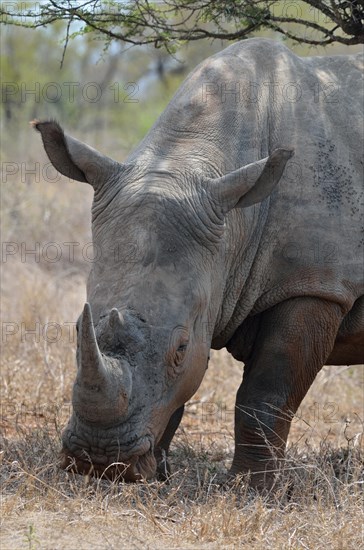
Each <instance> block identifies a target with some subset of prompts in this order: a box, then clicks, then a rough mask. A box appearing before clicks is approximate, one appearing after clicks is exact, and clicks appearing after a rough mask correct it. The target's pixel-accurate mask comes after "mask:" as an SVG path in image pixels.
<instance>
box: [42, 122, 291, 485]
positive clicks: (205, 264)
mask: <svg viewBox="0 0 364 550" xmlns="http://www.w3.org/2000/svg"><path fill="white" fill-rule="evenodd" d="M34 125H35V127H36V129H37V130H38V131H40V132H41V135H42V139H43V143H44V146H45V149H46V152H47V154H48V156H49V158H50V160H51V162H52V163H53V165H54V166H55V168H57V169H58V170H59V171H60V172H61V173H63V174H64V175H66V176H68V177H70V178H72V179H76V180H79V181H84V182H87V183H90V184H91V185H92V186H93V188H94V190H95V196H94V204H93V209H92V215H93V221H92V230H93V242H94V246H95V254H96V259H95V261H94V263H93V266H92V270H91V273H90V277H89V280H88V289H87V293H88V303H87V304H86V305H85V307H84V310H83V313H82V315H81V316H80V318H79V321H78V346H77V366H78V369H77V376H76V381H75V384H74V389H73V398H72V402H73V414H72V417H71V419H70V421H69V424H68V426H67V428H66V429H65V431H64V433H63V457H64V459H63V464H64V466H70V465H73V466H74V467H75V468H76V469H77V471H78V472H81V473H86V472H90V471H93V472H97V473H100V474H105V475H108V476H110V477H111V476H114V475H116V474H121V475H122V477H123V478H124V479H126V480H131V481H135V480H137V479H141V478H146V479H148V478H150V477H152V476H153V475H154V474H155V471H156V460H155V449H156V448H157V447H158V444H159V442H160V440H161V438H162V436H163V434H164V432H165V430H166V428H167V426H168V423H169V421H170V418H171V416H172V415H173V413H174V412H175V411H176V410H178V409H179V408H180V407H181V406H182V405H183V404H184V403H185V402H186V401H187V400H188V399H189V398H190V397H191V396H192V395H193V394H194V393H195V391H196V390H197V388H198V387H199V385H200V383H201V380H202V378H203V375H204V373H205V370H206V367H207V362H208V357H209V349H210V344H211V339H212V336H213V327H214V326H215V323H216V318H217V316H218V314H219V307H220V303H221V297H222V295H223V288H222V285H221V278H220V279H219V277H217V276H216V265H217V264H216V262H217V261H218V258H219V249H220V246H221V242H222V239H223V233H224V224H225V215H226V213H227V212H229V211H230V210H231V209H232V208H234V207H244V206H250V205H252V204H254V203H256V202H259V201H261V200H262V199H264V198H265V197H266V196H268V195H269V193H270V192H271V190H272V189H273V187H274V186H275V185H276V183H277V182H278V181H279V179H280V176H281V174H282V172H283V170H284V167H285V164H286V162H287V160H288V158H289V157H290V156H291V152H290V151H288V150H284V149H280V150H276V151H275V152H274V153H273V154H272V155H271V156H270V157H269V158H265V159H263V160H261V161H258V162H256V163H253V164H252V165H248V166H245V167H243V168H241V169H239V170H236V171H235V172H232V173H230V174H229V175H228V176H226V177H221V178H220V177H219V178H216V179H205V180H204V179H203V178H202V176H201V175H197V174H194V173H191V172H189V171H188V170H187V168H186V170H185V171H179V170H177V169H176V171H175V172H174V173H171V170H170V169H166V167H165V164H164V161H163V158H162V160H160V161H158V160H157V161H156V160H155V157H153V160H151V161H150V162H146V161H145V160H144V162H143V163H140V164H138V162H132V163H130V164H126V165H121V164H119V163H117V162H115V161H113V160H111V159H109V158H107V157H104V156H103V155H101V154H100V153H98V152H97V151H95V150H93V149H91V148H89V147H87V146H86V145H84V144H82V143H81V142H79V141H77V140H75V139H73V138H71V137H69V136H65V135H64V133H63V131H62V129H61V128H60V127H59V126H58V124H57V123H55V122H35V123H34ZM146 158H148V157H146ZM273 168H274V170H273Z"/></svg>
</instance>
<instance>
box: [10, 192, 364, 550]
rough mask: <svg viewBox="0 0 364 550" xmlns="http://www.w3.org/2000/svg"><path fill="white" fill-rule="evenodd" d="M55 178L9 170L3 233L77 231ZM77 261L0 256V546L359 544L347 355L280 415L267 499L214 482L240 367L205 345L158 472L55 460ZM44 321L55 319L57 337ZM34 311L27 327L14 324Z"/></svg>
mask: <svg viewBox="0 0 364 550" xmlns="http://www.w3.org/2000/svg"><path fill="white" fill-rule="evenodd" d="M25 185H26V189H25V188H24V186H25ZM60 185H61V184H55V185H52V184H45V183H39V184H37V185H36V186H35V185H30V184H29V185H28V184H19V183H16V182H15V183H14V186H13V188H12V193H11V194H8V195H7V196H6V200H5V204H4V215H3V240H4V241H12V242H17V243H21V242H26V243H27V246H28V248H32V246H33V247H34V242H40V243H41V246H43V245H44V244H45V243H47V242H51V241H56V242H58V243H60V244H62V243H64V242H69V241H79V242H80V243H83V244H84V243H87V242H89V240H90V235H89V227H88V224H89V207H90V200H91V193H90V192H89V190H88V189H87V188H86V186H83V185H81V184H80V185H79V186H74V185H71V184H69V183H68V184H67V183H64V184H63V185H64V186H65V187H63V192H62V194H60V191H59V186H60ZM71 187H72V189H71ZM85 195H86V197H85ZM40 203H41V204H40ZM70 205H72V208H70ZM45 212H46V213H47V214H46V219H45ZM88 267H89V266H88V264H87V262H85V261H83V260H82V257H80V256H77V261H75V262H73V263H70V262H69V261H67V258H66V257H63V258H62V259H61V260H60V261H59V262H57V263H53V264H52V263H49V262H46V261H45V260H44V258H40V261H39V263H37V262H35V261H34V258H33V257H31V256H29V257H28V258H27V261H26V262H25V263H24V262H22V261H21V258H20V255H13V256H11V257H9V258H8V261H7V262H6V264H4V270H3V302H2V305H3V313H2V320H3V323H6V324H7V325H6V326H7V327H9V326H13V327H16V326H17V327H18V328H19V330H18V332H16V334H14V335H8V336H7V337H6V338H4V334H3V341H2V343H3V346H2V347H3V352H2V371H1V375H2V389H1V391H2V395H1V399H2V419H1V425H2V432H3V436H2V451H1V459H2V461H1V483H2V516H1V522H2V525H1V527H2V529H1V548H2V549H4V550H8V549H14V548H19V549H20V548H28V549H36V548H41V549H54V548H67V549H68V548H69V549H72V548H75V547H77V548H80V549H83V548H85V549H90V548H115V549H121V548H128V549H129V548H204V549H215V548H216V549H217V548H251V549H261V548H265V547H269V548H273V549H275V548H277V549H281V548H285V549H286V548H291V549H295V550H296V549H301V548H302V549H306V548H310V549H313V548H314V549H320V548H325V549H326V548H332V549H339V548H340V549H346V550H347V549H354V548H355V549H358V548H360V547H362V546H363V544H364V541H363V521H364V519H363V508H362V505H363V471H362V469H363V456H364V454H363V448H362V446H361V444H362V435H363V371H362V369H361V368H360V367H355V368H350V369H347V368H338V367H325V369H323V371H322V372H321V373H320V375H319V377H318V379H317V380H316V382H315V384H314V385H313V386H312V388H311V390H310V392H309V394H308V395H307V397H306V399H305V401H304V402H303V404H302V407H301V409H300V413H299V414H298V417H297V419H295V421H294V423H293V426H292V431H291V435H290V443H289V450H288V454H287V462H286V464H287V468H289V471H288V472H287V473H286V476H285V478H284V480H283V482H282V485H281V486H280V487H279V488H278V489H277V491H276V493H275V494H274V495H271V496H270V497H269V498H266V499H264V498H262V497H259V496H256V495H252V494H250V493H249V492H248V491H247V489H246V484H245V483H244V480H240V483H237V484H236V485H235V486H232V487H231V486H230V487H228V488H227V487H221V485H220V483H219V482H220V480H221V478H222V476H223V474H224V472H225V471H226V467H227V466H228V464H229V462H230V461H231V458H232V451H233V406H234V399H235V392H236V390H237V387H238V385H239V381H240V379H241V374H242V367H241V365H240V364H238V363H236V362H235V361H233V360H232V358H231V357H230V356H228V354H227V353H225V352H224V351H222V352H215V353H213V355H212V361H211V367H210V368H209V371H208V372H207V375H206V377H205V380H204V382H203V384H202V386H201V388H200V389H199V391H198V392H197V394H196V395H195V396H194V398H193V399H192V401H191V402H190V403H189V404H188V406H187V411H186V415H185V418H184V421H183V424H182V427H181V429H180V430H179V431H178V434H177V437H176V440H175V443H174V445H173V449H172V457H171V462H172V466H173V472H174V473H173V475H172V478H171V480H170V483H169V484H163V483H157V482H154V483H148V484H139V485H127V484H117V483H110V482H107V481H100V480H95V479H88V478H86V477H79V476H77V475H74V474H68V473H66V472H64V471H61V470H59V469H58V467H57V459H58V457H57V455H58V450H59V447H60V431H61V429H62V427H63V426H64V424H65V422H66V420H67V418H68V416H69V408H70V395H71V387H72V382H73V378H74V370H75V366H74V364H75V360H74V343H70V342H69V339H70V338H69V334H70V333H69V330H68V327H69V325H67V324H66V323H67V322H74V321H75V320H76V318H77V315H78V314H79V312H80V310H81V307H82V304H83V301H84V297H85V290H84V279H85V275H86V273H87V270H88ZM50 322H54V323H58V325H59V326H60V327H61V335H60V336H59V334H57V333H56V332H54V331H56V330H57V329H56V328H55V326H54V325H53V328H52V326H50V325H47V323H50ZM9 323H14V325H9ZM21 323H24V327H23V334H22V328H21ZM35 323H39V327H40V335H39V338H38V337H37V333H36V334H33V335H32V334H28V335H25V333H24V330H25V329H27V330H30V329H33V328H35ZM45 326H48V331H49V332H47V333H46V334H47V337H44V333H43V329H44V327H45ZM49 327H50V328H49ZM52 330H53V332H52ZM52 338H53V339H54V340H56V341H55V342H52V341H51V340H52ZM292 481H293V483H292Z"/></svg>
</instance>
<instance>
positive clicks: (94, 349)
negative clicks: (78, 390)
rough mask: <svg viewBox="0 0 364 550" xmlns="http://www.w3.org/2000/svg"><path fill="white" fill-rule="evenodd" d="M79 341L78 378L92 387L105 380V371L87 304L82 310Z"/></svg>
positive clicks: (89, 308)
mask: <svg viewBox="0 0 364 550" xmlns="http://www.w3.org/2000/svg"><path fill="white" fill-rule="evenodd" d="M79 339H80V340H79V342H80V347H79V373H78V378H79V381H80V382H82V383H83V384H86V385H88V386H94V385H95V384H98V383H100V381H101V380H104V379H105V377H106V375H107V370H106V367H105V364H104V360H103V357H102V354H101V352H100V349H99V346H98V344H97V340H96V334H95V328H94V324H93V320H92V312H91V307H90V304H89V303H87V302H86V304H85V306H84V308H83V314H82V322H81V327H80V334H79Z"/></svg>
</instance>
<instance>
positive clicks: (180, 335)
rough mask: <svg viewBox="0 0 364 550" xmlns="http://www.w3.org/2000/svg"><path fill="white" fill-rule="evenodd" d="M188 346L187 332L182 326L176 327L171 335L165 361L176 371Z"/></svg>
mask: <svg viewBox="0 0 364 550" xmlns="http://www.w3.org/2000/svg"><path fill="white" fill-rule="evenodd" d="M187 348H188V332H187V330H186V329H185V328H184V327H176V328H175V329H174V330H173V332H172V335H171V339H170V342H169V350H168V353H167V362H168V364H169V365H170V367H172V370H173V371H174V372H175V373H176V368H177V367H179V366H180V365H181V364H182V363H183V360H184V358H185V356H186V352H187Z"/></svg>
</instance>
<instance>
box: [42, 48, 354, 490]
mask: <svg viewBox="0 0 364 550" xmlns="http://www.w3.org/2000/svg"><path fill="white" fill-rule="evenodd" d="M362 68H363V67H362V58H361V56H359V55H357V56H350V57H349V56H338V57H325V58H321V57H312V58H299V57H297V56H296V55H294V54H293V53H292V52H290V51H289V50H288V49H287V48H286V47H285V46H283V45H281V44H279V43H277V42H273V41H270V40H262V39H252V40H246V41H244V42H241V43H237V44H234V45H232V46H230V47H229V48H227V49H226V50H224V51H222V52H220V53H218V54H217V55H214V56H213V57H211V58H209V59H207V60H206V61H204V62H203V63H201V64H200V65H199V66H198V67H197V68H196V69H195V70H194V71H193V72H192V73H191V74H190V76H189V77H188V78H187V80H186V81H185V82H184V83H183V84H182V86H181V87H180V89H179V91H178V92H177V94H176V95H175V97H174V98H173V99H172V101H171V102H170V104H169V105H168V107H167V108H166V110H165V111H164V113H163V114H162V115H161V116H160V118H159V119H158V120H157V122H156V124H155V125H154V126H153V128H152V129H151V130H150V132H149V133H148V135H147V136H146V137H145V139H144V140H143V141H142V142H141V143H140V145H139V146H138V147H137V149H136V150H135V151H134V152H133V153H132V154H131V155H130V156H129V158H128V159H127V160H126V162H125V164H123V165H122V164H119V163H117V162H115V161H113V160H111V159H109V158H107V157H104V156H103V155H101V154H100V153H98V152H97V151H95V150H93V149H91V148H89V147H87V146H86V145H84V144H82V143H80V142H78V141H77V140H74V139H73V138H71V137H69V136H64V135H63V132H62V130H61V129H60V127H59V126H58V125H57V124H56V123H54V122H35V123H34V125H35V127H36V129H37V130H39V131H40V132H41V134H42V138H43V142H44V146H45V149H46V151H47V154H48V156H49V158H50V160H51V161H52V163H53V164H54V166H55V167H56V168H57V169H58V170H59V171H60V172H62V173H63V174H65V175H66V176H69V177H71V178H73V179H77V180H79V181H85V182H88V183H89V184H91V185H92V186H93V188H94V190H95V197H94V203H93V207H92V233H93V240H94V244H95V245H96V249H97V251H98V255H99V259H98V260H97V261H96V262H95V263H94V265H93V267H92V271H91V273H90V277H89V280H88V286H87V294H88V304H86V305H85V309H84V312H83V315H81V317H80V319H79V323H78V325H79V328H78V352H77V362H78V372H77V378H76V382H75V385H74V391H73V414H72V418H71V419H70V421H69V424H68V426H67V428H66V430H65V432H64V434H63V457H64V459H63V465H64V466H69V465H70V464H72V465H73V467H74V468H76V469H77V471H79V472H84V473H86V472H89V471H93V472H94V473H95V472H96V473H98V474H100V473H103V472H104V471H105V469H106V474H105V475H109V476H113V475H116V474H120V473H121V474H122V476H123V478H124V479H126V480H131V481H135V480H138V479H142V478H146V479H149V478H151V477H153V476H154V475H155V474H156V469H157V463H159V469H163V468H164V469H165V468H167V464H166V462H165V460H164V458H163V457H164V455H165V453H164V451H168V447H169V444H170V441H171V439H172V437H173V434H174V432H175V430H176V428H177V426H178V424H179V421H180V419H181V417H182V413H183V405H184V403H185V402H186V401H187V400H188V399H189V398H190V397H191V396H192V395H193V394H194V392H195V391H196V390H197V388H198V387H199V385H200V383H201V380H202V378H203V376H204V373H205V370H206V368H207V363H208V357H209V349H210V348H211V347H212V348H214V349H219V348H222V347H227V349H228V350H229V351H230V352H231V353H232V355H233V356H234V357H235V358H237V359H239V360H241V361H244V363H245V369H244V379H243V382H242V385H241V386H240V388H239V390H238V393H237V401H236V414H235V443H236V447H235V455H234V459H233V464H232V467H231V470H230V473H231V474H232V475H234V474H236V473H244V472H249V471H250V472H251V474H252V475H251V483H252V485H254V486H255V487H258V488H261V487H269V486H270V484H271V483H272V479H273V474H272V472H271V471H272V470H273V469H274V468H275V467H276V465H277V462H276V460H277V459H279V457H281V456H283V452H284V447H285V444H286V440H287V436H288V431H289V426H290V420H291V417H292V414H293V413H294V412H295V411H296V410H297V408H298V406H299V404H300V402H301V400H302V399H303V397H304V396H305V394H306V392H307V390H308V388H309V387H310V385H311V383H312V381H313V380H314V378H315V376H316V374H317V372H318V371H319V370H320V369H321V367H322V365H323V364H325V363H329V364H338V365H342V364H356V363H361V362H363V355H362V352H361V349H362V348H361V346H360V342H363V340H362V338H363V329H364V326H363V325H364V321H363V297H362V296H363V250H362V245H363V234H361V235H360V230H361V231H363V226H362V214H363V206H362V205H363V190H362V187H361V181H362V180H361V178H362V169H363V165H362V160H361V151H362V148H361V147H362V145H361V142H362V98H361V91H362V86H361V78H362ZM273 83H274V86H273ZM239 86H240V96H236V95H234V94H232V93H229V91H231V90H235V91H239V88H238V87H239ZM293 153H294V156H293ZM89 304H90V305H89ZM226 376H229V373H228V371H227V372H226ZM273 449H274V453H273V452H272V451H273ZM273 455H275V456H273ZM116 462H117V463H119V464H118V465H115V463H116Z"/></svg>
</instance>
